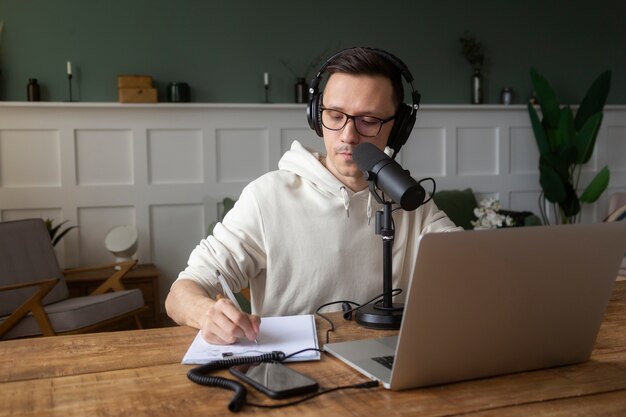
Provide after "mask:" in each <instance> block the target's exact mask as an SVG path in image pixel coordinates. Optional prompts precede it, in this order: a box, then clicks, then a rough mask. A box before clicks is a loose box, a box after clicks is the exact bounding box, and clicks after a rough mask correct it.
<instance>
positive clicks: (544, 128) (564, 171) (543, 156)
mask: <svg viewBox="0 0 626 417" xmlns="http://www.w3.org/2000/svg"><path fill="white" fill-rule="evenodd" d="M530 77H531V80H532V84H533V87H534V89H535V93H536V95H537V98H538V99H539V106H540V108H541V113H542V118H541V119H539V116H538V114H537V111H536V110H535V108H534V106H533V105H532V103H528V114H529V115H530V120H531V123H532V128H533V132H534V135H535V140H536V142H537V146H538V148H539V153H540V157H539V183H540V184H541V188H542V192H541V194H540V197H539V199H540V201H539V211H540V212H541V216H542V220H543V222H544V224H549V219H548V216H547V213H546V211H547V209H546V204H545V202H546V200H547V201H548V202H550V203H552V207H553V209H554V212H555V216H554V217H555V221H558V222H559V223H563V224H565V223H575V222H578V221H579V220H580V213H581V204H583V203H593V202H595V201H596V200H597V199H598V197H600V195H601V194H602V193H603V192H604V190H605V189H606V187H607V186H608V184H609V177H610V174H609V169H608V167H607V166H605V167H603V168H602V169H601V170H600V171H599V172H598V173H597V174H596V175H595V177H594V178H593V179H592V180H591V182H590V183H589V184H588V185H587V187H586V188H585V189H584V191H583V192H582V194H580V195H579V194H578V190H579V186H580V184H579V182H580V175H581V171H582V167H583V165H584V164H586V163H587V162H588V161H589V159H590V158H591V155H592V154H593V149H594V147H595V143H596V138H597V136H598V131H599V130H600V124H601V123H602V117H603V113H602V110H603V108H604V104H605V103H606V99H607V96H608V94H609V89H610V86H611V72H610V71H605V72H603V73H602V74H601V75H600V76H599V77H598V78H597V79H596V80H595V81H594V82H593V84H592V85H591V87H590V88H589V90H588V91H587V93H586V94H585V97H584V98H583V101H582V102H581V104H580V106H579V107H578V110H577V111H576V115H574V112H573V110H572V108H571V107H570V106H561V105H560V104H559V103H558V101H557V98H556V94H555V93H554V90H553V89H552V87H551V86H550V84H549V83H548V81H547V80H546V79H545V78H544V77H542V76H541V75H539V74H538V73H537V71H536V70H535V69H534V68H533V69H531V70H530Z"/></svg>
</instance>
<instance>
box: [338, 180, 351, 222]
mask: <svg viewBox="0 0 626 417" xmlns="http://www.w3.org/2000/svg"><path fill="white" fill-rule="evenodd" d="M340 190H341V196H342V197H343V206H344V207H345V209H346V216H347V217H350V196H349V195H348V191H347V190H346V187H341V188H340Z"/></svg>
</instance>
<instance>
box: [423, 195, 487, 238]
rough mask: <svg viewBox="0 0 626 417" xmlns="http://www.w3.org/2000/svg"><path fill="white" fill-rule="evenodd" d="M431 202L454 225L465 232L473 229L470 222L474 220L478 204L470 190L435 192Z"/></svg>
mask: <svg viewBox="0 0 626 417" xmlns="http://www.w3.org/2000/svg"><path fill="white" fill-rule="evenodd" d="M433 200H434V201H435V204H437V207H439V208H440V209H441V210H443V211H444V212H445V213H446V214H447V215H448V217H449V218H450V220H452V221H453V222H454V224H456V225H457V226H461V227H462V228H463V229H466V230H471V229H473V228H474V226H472V223H471V221H472V220H476V216H474V209H475V208H476V207H478V202H477V201H476V196H475V195H474V192H473V191H472V189H471V188H466V189H465V190H442V191H437V192H436V193H435V195H434V196H433Z"/></svg>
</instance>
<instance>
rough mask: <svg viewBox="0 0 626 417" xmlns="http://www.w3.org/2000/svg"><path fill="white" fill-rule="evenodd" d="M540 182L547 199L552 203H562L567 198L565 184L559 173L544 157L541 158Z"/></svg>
mask: <svg viewBox="0 0 626 417" xmlns="http://www.w3.org/2000/svg"><path fill="white" fill-rule="evenodd" d="M539 173H540V175H539V183H540V184H541V188H542V189H543V192H544V196H545V198H546V200H548V201H549V202H551V203H560V202H562V201H564V200H565V197H566V191H565V185H564V184H563V181H562V180H561V177H560V176H559V174H558V173H557V172H556V171H555V170H554V169H553V168H552V167H551V166H550V164H549V163H548V162H547V161H546V160H545V159H544V158H543V157H541V158H539Z"/></svg>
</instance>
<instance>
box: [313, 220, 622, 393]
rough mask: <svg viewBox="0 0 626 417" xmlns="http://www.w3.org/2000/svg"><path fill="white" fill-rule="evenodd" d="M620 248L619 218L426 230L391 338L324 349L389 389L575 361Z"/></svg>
mask: <svg viewBox="0 0 626 417" xmlns="http://www.w3.org/2000/svg"><path fill="white" fill-rule="evenodd" d="M625 251H626V222H618V223H596V224H586V225H565V226H538V227H526V228H509V229H498V230H486V231H471V232H452V233H433V234H427V235H424V236H422V237H421V238H420V242H419V250H418V257H417V267H416V270H415V273H414V275H413V278H412V280H411V282H410V284H409V289H408V294H407V296H406V304H405V310H404V316H403V319H402V325H401V327H400V333H399V335H398V336H394V337H385V338H381V339H372V340H360V341H351V342H343V343H330V344H326V345H324V350H325V351H327V352H329V353H330V354H332V355H334V356H336V357H338V358H339V359H341V360H342V361H344V362H346V363H347V364H349V365H350V366H352V367H354V368H356V369H357V370H359V371H360V372H362V373H363V374H365V375H367V376H369V377H370V378H372V379H376V380H379V381H380V382H382V384H383V386H384V387H385V388H389V389H393V390H401V389H406V388H414V387H420V386H427V385H436V384H442V383H447V382H454V381H461V380H467V379H475V378H481V377H487V376H492V375H500V374H506V373H513V372H520V371H526V370H532V369H541V368H547V367H552V366H559V365H566V364H573V363H579V362H584V361H586V360H587V359H589V356H590V355H591V351H592V349H593V346H594V344H595V340H596V336H597V334H598V330H599V327H600V323H601V322H602V317H603V315H604V311H605V309H606V306H607V304H608V301H609V298H610V296H611V291H612V288H613V284H614V282H615V279H616V276H617V271H618V269H619V266H620V263H621V261H622V259H623V258H624V253H625ZM390 357H391V358H390ZM389 359H392V360H393V365H392V366H389V367H388V366H386V365H385V364H384V363H385V361H388V360H389Z"/></svg>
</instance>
